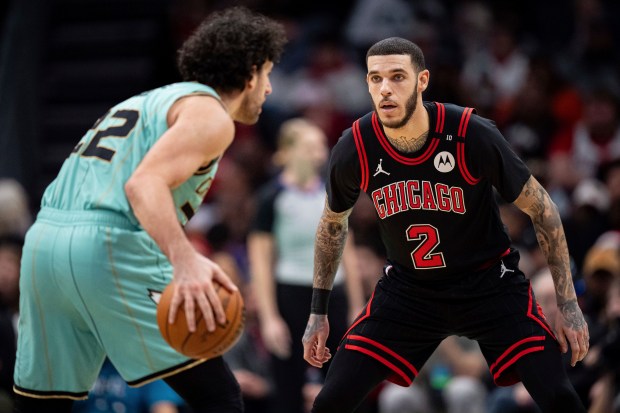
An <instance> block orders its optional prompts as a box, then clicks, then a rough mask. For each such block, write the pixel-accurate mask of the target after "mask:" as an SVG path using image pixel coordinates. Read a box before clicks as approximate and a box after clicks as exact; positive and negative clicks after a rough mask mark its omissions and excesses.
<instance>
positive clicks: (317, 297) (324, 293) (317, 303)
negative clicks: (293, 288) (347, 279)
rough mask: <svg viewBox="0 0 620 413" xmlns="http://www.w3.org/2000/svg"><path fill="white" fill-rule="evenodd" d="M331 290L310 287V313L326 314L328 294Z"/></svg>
mask: <svg viewBox="0 0 620 413" xmlns="http://www.w3.org/2000/svg"><path fill="white" fill-rule="evenodd" d="M331 292H332V290H326V289H324V288H312V304H310V314H321V315H324V314H327V306H328V304H329V294H331Z"/></svg>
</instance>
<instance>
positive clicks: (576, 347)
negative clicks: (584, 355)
mask: <svg viewBox="0 0 620 413" xmlns="http://www.w3.org/2000/svg"><path fill="white" fill-rule="evenodd" d="M570 347H571V352H572V355H571V360H570V365H571V366H573V367H575V364H577V362H578V361H579V360H581V345H580V344H579V339H578V338H577V337H574V338H572V339H571V341H570Z"/></svg>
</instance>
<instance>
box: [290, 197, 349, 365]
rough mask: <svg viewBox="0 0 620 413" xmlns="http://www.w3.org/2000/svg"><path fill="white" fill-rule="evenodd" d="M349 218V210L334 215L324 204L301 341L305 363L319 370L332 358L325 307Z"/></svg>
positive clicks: (316, 240)
mask: <svg viewBox="0 0 620 413" xmlns="http://www.w3.org/2000/svg"><path fill="white" fill-rule="evenodd" d="M350 214H351V209H348V210H346V211H344V212H334V211H332V210H331V209H330V208H329V205H328V204H327V202H325V209H324V210H323V216H322V217H321V220H320V221H319V226H318V228H317V231H316V239H315V244H314V281H313V286H312V287H313V288H312V307H311V309H310V318H309V320H308V325H307V326H306V331H305V333H304V337H303V339H302V342H303V345H304V359H305V360H306V361H307V362H308V363H310V364H311V365H313V366H315V367H321V366H322V365H323V363H325V362H326V361H327V360H329V358H330V357H331V355H330V353H329V349H328V348H326V347H325V341H326V340H327V336H328V335H329V323H328V321H327V304H328V301H329V294H330V293H331V289H332V285H333V284H334V277H335V276H336V271H337V270H338V265H339V264H340V259H341V258H342V252H343V251H344V246H345V242H346V240H347V233H348V229H349V222H348V219H349V215H350Z"/></svg>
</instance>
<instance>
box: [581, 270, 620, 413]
mask: <svg viewBox="0 0 620 413" xmlns="http://www.w3.org/2000/svg"><path fill="white" fill-rule="evenodd" d="M605 327H606V328H605V334H604V336H603V337H602V338H601V339H600V340H599V341H598V342H597V343H596V344H595V345H594V346H593V347H592V348H591V353H592V354H591V355H590V356H589V357H588V358H587V359H586V360H585V361H586V363H587V364H588V365H591V366H593V368H595V367H598V368H599V370H600V372H601V374H600V376H598V377H597V378H598V380H597V382H596V383H595V384H594V385H593V386H592V389H591V391H590V392H589V394H588V396H589V398H590V400H591V405H590V410H589V412H590V413H608V412H610V413H618V412H620V277H618V276H615V277H614V279H613V280H612V281H611V283H610V285H609V289H608V291H607V297H606V306H605Z"/></svg>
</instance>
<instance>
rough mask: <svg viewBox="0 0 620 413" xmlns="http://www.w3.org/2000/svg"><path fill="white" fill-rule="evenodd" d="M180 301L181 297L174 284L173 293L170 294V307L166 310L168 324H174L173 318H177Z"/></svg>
mask: <svg viewBox="0 0 620 413" xmlns="http://www.w3.org/2000/svg"><path fill="white" fill-rule="evenodd" d="M182 302H183V298H182V297H181V294H180V293H179V290H178V288H177V287H176V286H175V290H174V293H173V294H172V299H171V300H170V309H169V310H168V323H169V324H174V320H176V319H177V312H178V310H179V306H180V305H181V303H182Z"/></svg>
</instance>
